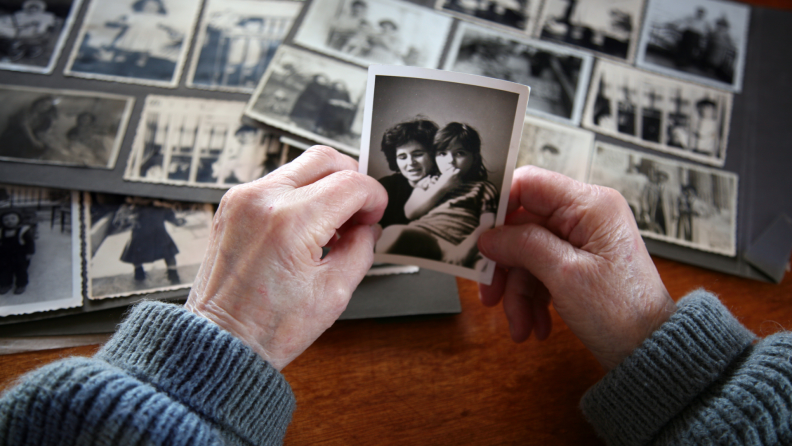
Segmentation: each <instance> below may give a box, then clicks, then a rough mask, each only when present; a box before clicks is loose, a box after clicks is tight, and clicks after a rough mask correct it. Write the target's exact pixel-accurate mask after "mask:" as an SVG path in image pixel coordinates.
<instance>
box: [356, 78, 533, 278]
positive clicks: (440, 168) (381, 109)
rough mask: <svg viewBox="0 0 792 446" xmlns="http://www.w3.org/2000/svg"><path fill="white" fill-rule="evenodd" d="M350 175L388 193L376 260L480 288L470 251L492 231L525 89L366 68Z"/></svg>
mask: <svg viewBox="0 0 792 446" xmlns="http://www.w3.org/2000/svg"><path fill="white" fill-rule="evenodd" d="M368 74H369V76H368V85H369V87H368V88H367V90H366V108H365V110H366V115H365V116H366V117H365V124H364V127H363V128H364V132H363V137H362V145H361V153H360V172H362V173H365V174H368V175H369V176H371V177H373V178H375V179H377V180H379V182H380V183H381V184H382V185H383V186H384V187H385V190H386V191H387V192H388V199H389V201H388V208H387V209H386V210H385V214H384V216H383V218H382V220H381V221H380V225H381V226H382V227H383V234H382V237H381V238H380V240H379V242H378V243H377V245H376V248H375V251H374V252H375V254H374V260H375V261H377V262H385V263H396V264H402V265H417V266H419V267H422V268H429V269H433V270H436V271H440V272H444V273H448V274H454V275H456V276H459V277H464V278H467V279H471V280H475V281H478V282H481V283H486V284H489V283H490V282H491V281H492V275H493V273H494V269H495V264H494V263H493V262H492V261H490V260H487V259H485V258H483V257H482V256H481V255H480V254H479V252H478V248H477V247H476V243H477V240H478V236H479V235H480V234H481V233H482V232H484V231H486V230H487V229H489V228H492V227H494V226H497V225H502V224H503V221H504V219H505V217H506V203H507V202H508V198H509V197H508V191H509V187H510V185H511V180H512V175H513V174H514V163H515V162H516V160H517V152H518V150H519V147H520V132H521V130H522V124H523V119H524V117H525V114H524V110H525V106H526V102H527V100H528V93H529V90H530V89H529V88H528V87H526V86H524V85H519V84H515V83H511V82H505V81H501V80H498V79H491V78H485V77H480V76H471V75H466V74H460V73H452V72H446V71H439V70H430V69H424V68H412V67H395V66H385V65H373V66H371V67H370V68H369V73H368Z"/></svg>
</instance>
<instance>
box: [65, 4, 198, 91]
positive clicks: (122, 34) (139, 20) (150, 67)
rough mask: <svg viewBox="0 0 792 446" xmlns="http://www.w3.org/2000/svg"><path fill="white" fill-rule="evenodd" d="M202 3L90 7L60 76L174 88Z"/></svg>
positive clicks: (92, 5)
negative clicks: (62, 74)
mask: <svg viewBox="0 0 792 446" xmlns="http://www.w3.org/2000/svg"><path fill="white" fill-rule="evenodd" d="M200 9H201V0H121V1H113V2H102V1H94V2H91V5H90V8H89V9H88V12H87V13H86V16H85V18H84V19H83V24H82V28H81V29H80V33H79V35H78V36H77V40H76V41H75V44H74V49H73V50H72V54H71V56H70V58H69V62H68V64H67V66H66V70H65V71H64V74H66V75H67V76H77V77H84V78H89V79H101V80H106V81H115V82H127V83H134V84H144V85H151V86H156V87H166V88H175V87H176V86H177V85H178V83H179V77H180V76H181V70H182V66H183V65H184V60H185V58H186V57H187V51H188V49H189V46H190V42H191V40H192V32H193V28H194V27H195V22H196V21H197V19H198V14H199V12H200Z"/></svg>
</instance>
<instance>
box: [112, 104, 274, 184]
mask: <svg viewBox="0 0 792 446" xmlns="http://www.w3.org/2000/svg"><path fill="white" fill-rule="evenodd" d="M244 108H245V103H244V102H236V101H217V100H211V99H197V98H179V97H173V96H155V95H151V96H148V97H147V98H146V103H145V106H144V108H143V113H142V115H141V118H140V122H139V124H138V129H137V133H136V134H135V140H134V142H133V144H132V150H131V152H130V155H129V161H128V162H127V170H126V172H125V174H124V179H125V180H131V181H145V182H149V183H161V184H174V185H181V186H193V187H219V188H228V187H230V186H233V185H235V184H239V183H247V182H249V181H253V180H255V179H257V178H260V177H261V176H262V175H264V174H265V173H267V172H268V171H269V170H273V169H274V168H277V167H278V165H275V166H268V164H267V160H268V156H271V157H272V158H273V159H272V160H270V161H271V162H272V161H274V162H277V161H278V159H279V158H280V148H281V144H280V142H279V141H278V140H277V138H275V137H269V136H267V135H265V133H264V132H263V131H262V130H261V129H259V128H257V127H253V126H251V125H248V124H245V123H243V122H242V121H241V118H242V112H243V110H244ZM273 152H274V153H273Z"/></svg>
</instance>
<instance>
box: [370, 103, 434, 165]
mask: <svg viewBox="0 0 792 446" xmlns="http://www.w3.org/2000/svg"><path fill="white" fill-rule="evenodd" d="M438 128H439V127H438V126H437V124H435V123H434V122H432V121H430V120H428V119H423V118H421V117H417V118H415V119H413V120H412V121H406V122H400V123H398V124H396V125H394V126H393V127H391V128H389V129H388V130H385V133H384V134H383V135H382V144H381V145H380V146H381V148H382V152H383V153H384V154H385V159H387V160H388V167H390V170H392V171H394V172H398V171H399V165H398V164H396V149H398V148H399V147H401V146H403V145H405V144H409V143H411V142H414V143H418V144H420V145H421V146H423V147H424V148H425V149H426V151H427V152H428V153H429V155H431V156H432V157H434V150H433V144H434V138H435V134H436V133H437V129H438ZM430 173H431V172H430Z"/></svg>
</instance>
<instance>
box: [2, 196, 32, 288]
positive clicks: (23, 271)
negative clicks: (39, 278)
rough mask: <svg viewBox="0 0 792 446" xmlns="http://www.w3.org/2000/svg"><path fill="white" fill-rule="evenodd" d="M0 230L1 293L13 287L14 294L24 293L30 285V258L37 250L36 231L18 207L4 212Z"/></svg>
mask: <svg viewBox="0 0 792 446" xmlns="http://www.w3.org/2000/svg"><path fill="white" fill-rule="evenodd" d="M0 231H2V234H0V294H6V293H7V292H9V291H10V290H11V289H12V288H13V289H14V294H22V293H24V292H25V288H26V287H27V285H28V267H29V266H30V259H31V258H32V257H33V254H34V253H35V252H36V244H35V231H34V229H33V228H32V227H31V226H30V225H28V224H25V223H24V218H23V215H22V213H21V212H20V211H18V210H16V209H6V210H5V211H4V212H3V213H2V216H0Z"/></svg>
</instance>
